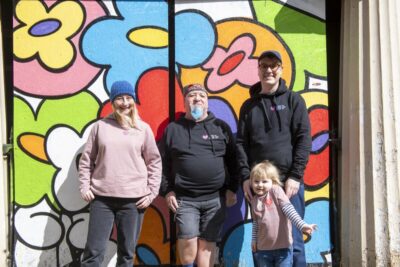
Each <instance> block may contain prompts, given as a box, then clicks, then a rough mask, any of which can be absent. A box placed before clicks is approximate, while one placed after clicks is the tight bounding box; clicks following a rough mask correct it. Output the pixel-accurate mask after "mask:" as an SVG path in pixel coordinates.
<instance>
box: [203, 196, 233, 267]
mask: <svg viewBox="0 0 400 267" xmlns="http://www.w3.org/2000/svg"><path fill="white" fill-rule="evenodd" d="M225 215H226V206H225V198H224V197H216V198H214V199H210V200H207V201H203V202H202V212H201V216H200V238H199V251H198V252H197V264H198V265H199V267H208V266H214V262H215V256H216V255H215V253H216V242H218V241H219V240H220V236H221V232H222V227H223V224H224V220H225V217H226V216H225ZM200 264H201V265H200Z"/></svg>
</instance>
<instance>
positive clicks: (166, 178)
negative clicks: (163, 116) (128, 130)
mask: <svg viewBox="0 0 400 267" xmlns="http://www.w3.org/2000/svg"><path fill="white" fill-rule="evenodd" d="M167 133H168V127H167V129H165V131H164V135H163V137H162V138H161V141H160V143H159V144H158V148H159V150H160V155H161V160H162V179H161V186H160V195H161V196H165V195H166V194H168V193H169V192H170V191H173V187H174V181H173V179H172V174H171V153H170V151H169V144H168V142H167Z"/></svg>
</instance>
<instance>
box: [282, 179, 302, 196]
mask: <svg viewBox="0 0 400 267" xmlns="http://www.w3.org/2000/svg"><path fill="white" fill-rule="evenodd" d="M299 188H300V182H298V181H296V180H294V179H293V178H291V177H289V178H288V179H287V180H286V182H285V192H286V196H287V197H288V198H289V199H290V198H291V197H292V196H294V195H296V194H297V192H298V191H299Z"/></svg>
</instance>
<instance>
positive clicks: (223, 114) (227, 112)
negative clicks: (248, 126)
mask: <svg viewBox="0 0 400 267" xmlns="http://www.w3.org/2000/svg"><path fill="white" fill-rule="evenodd" d="M208 109H209V110H210V111H212V113H214V115H215V117H217V118H219V119H221V120H223V121H225V122H226V123H227V124H228V125H229V127H231V130H232V133H233V134H236V132H237V123H236V119H235V116H234V115H233V113H232V109H231V108H230V107H229V106H228V104H227V103H226V102H225V101H222V100H220V99H218V98H210V99H209V100H208Z"/></svg>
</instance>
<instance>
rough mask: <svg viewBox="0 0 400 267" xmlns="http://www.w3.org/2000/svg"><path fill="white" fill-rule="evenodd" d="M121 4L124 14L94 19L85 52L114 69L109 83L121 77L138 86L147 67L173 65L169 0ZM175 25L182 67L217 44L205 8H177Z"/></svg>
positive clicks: (107, 79) (118, 4) (118, 6)
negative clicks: (201, 9) (181, 9)
mask: <svg viewBox="0 0 400 267" xmlns="http://www.w3.org/2000/svg"><path fill="white" fill-rule="evenodd" d="M115 9H116V11H117V13H118V16H115V17H109V18H107V19H102V20H98V21H97V22H95V23H93V24H92V25H91V26H90V27H89V28H88V29H87V31H86V32H85V34H84V37H83V40H82V49H83V52H84V55H85V57H86V58H87V59H88V60H90V61H91V62H93V63H94V64H96V65H101V66H104V67H105V68H107V69H108V70H107V72H106V74H105V84H106V88H108V89H109V88H111V84H112V83H113V82H114V81H116V80H127V81H130V82H131V83H132V84H133V85H135V86H137V84H138V80H139V77H140V76H141V75H142V74H143V73H144V72H146V70H149V69H152V68H155V67H164V68H166V67H168V45H169V43H168V5H167V2H165V1H146V4H144V3H143V1H116V2H115ZM175 26H176V31H175V36H176V37H175V43H174V45H175V48H176V54H175V58H176V63H177V67H176V69H177V71H179V67H180V66H194V65H199V64H201V63H202V62H203V61H204V60H205V59H206V58H207V57H208V56H209V55H210V53H211V52H212V50H213V47H214V42H215V40H214V38H215V33H214V28H213V27H212V24H211V22H210V21H209V20H208V18H207V17H206V16H204V15H202V13H200V12H192V11H183V12H179V13H177V14H176V16H175ZM153 90H157V88H153V89H152V91H153ZM154 93H155V92H154Z"/></svg>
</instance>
